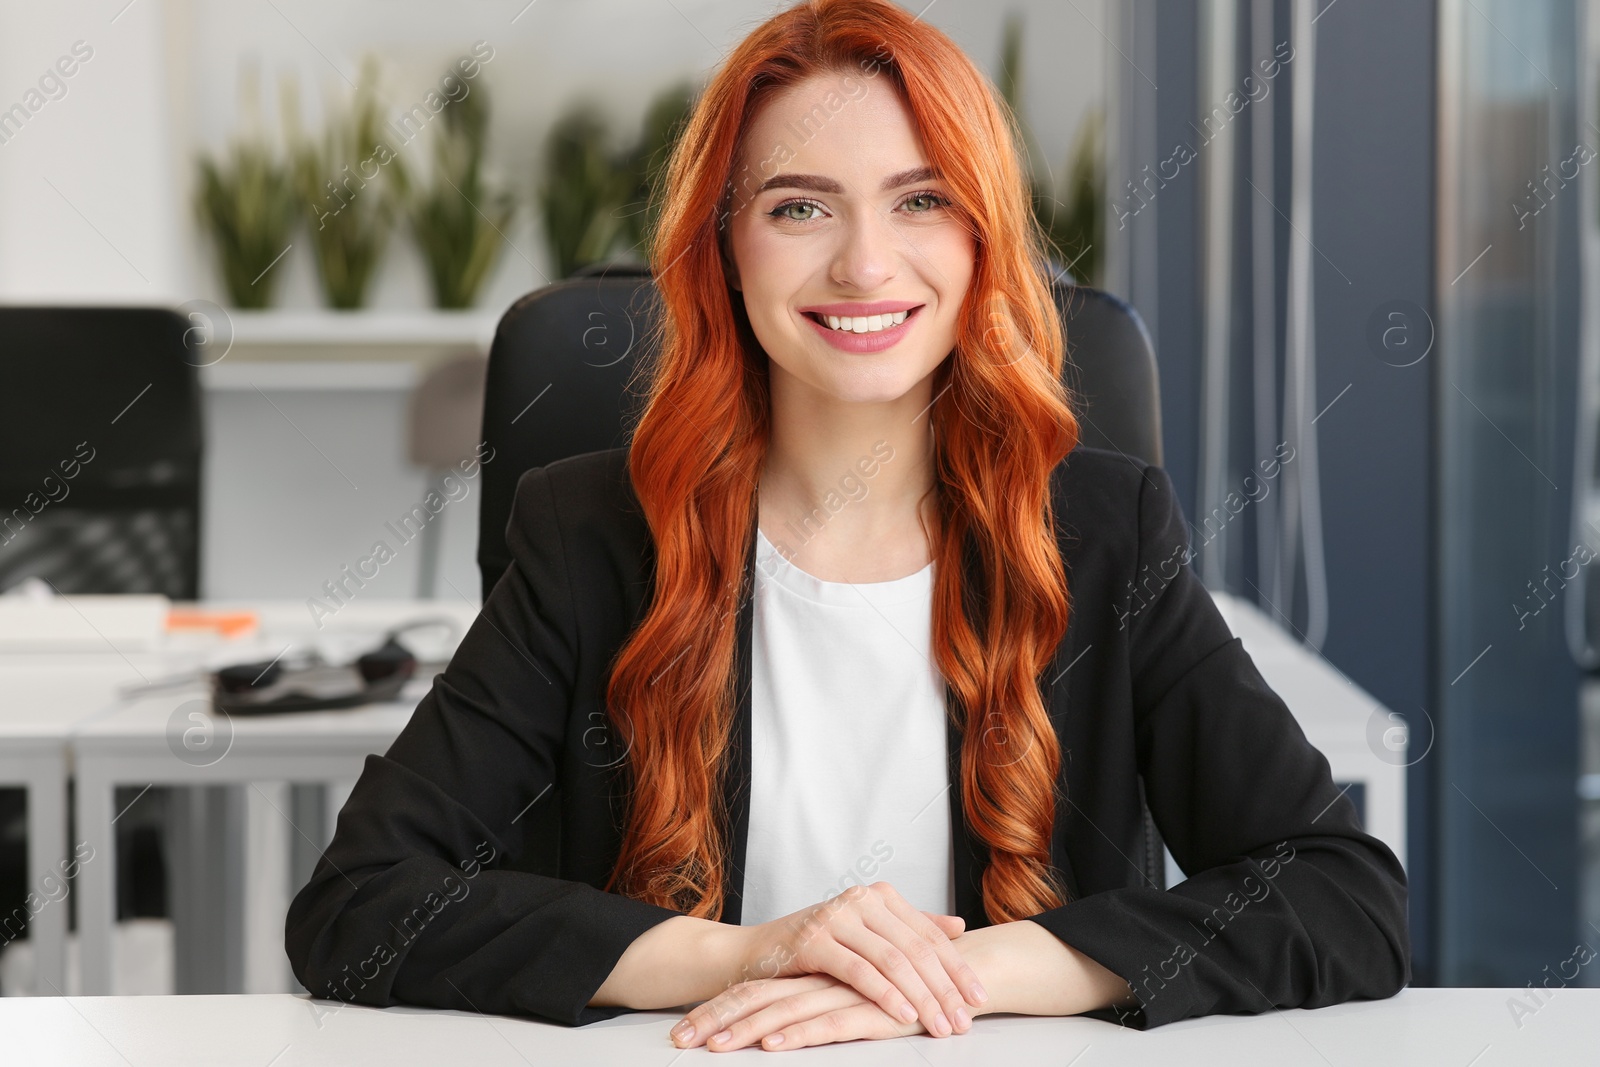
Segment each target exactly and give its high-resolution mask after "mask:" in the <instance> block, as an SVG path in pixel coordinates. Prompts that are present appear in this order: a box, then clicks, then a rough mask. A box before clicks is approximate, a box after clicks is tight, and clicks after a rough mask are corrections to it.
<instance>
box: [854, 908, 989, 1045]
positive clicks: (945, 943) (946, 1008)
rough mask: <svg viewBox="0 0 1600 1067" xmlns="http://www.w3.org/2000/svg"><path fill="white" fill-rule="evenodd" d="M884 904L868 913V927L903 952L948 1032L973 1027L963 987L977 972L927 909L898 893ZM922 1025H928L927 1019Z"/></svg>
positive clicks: (975, 978) (931, 1030)
mask: <svg viewBox="0 0 1600 1067" xmlns="http://www.w3.org/2000/svg"><path fill="white" fill-rule="evenodd" d="M883 904H884V910H883V912H881V913H879V914H877V915H871V916H869V918H868V920H867V922H868V925H869V927H871V928H872V929H873V930H875V931H876V932H877V933H879V934H881V935H882V936H883V937H885V938H886V939H887V940H889V941H890V942H892V943H894V944H896V945H898V946H899V947H900V948H901V950H902V951H904V952H905V953H906V956H907V957H908V958H909V959H910V960H911V962H912V965H913V966H914V967H916V969H917V973H918V974H919V975H921V977H922V980H923V982H924V983H925V984H926V985H927V987H928V989H929V990H930V991H931V992H932V993H933V995H934V996H935V997H937V998H938V1000H939V1004H940V1009H941V1010H942V1011H943V1012H944V1015H945V1018H946V1019H947V1020H949V1024H950V1027H951V1031H952V1032H954V1033H965V1032H966V1031H967V1030H969V1029H970V1028H971V1027H972V1012H971V1011H970V1010H968V1006H967V1001H966V999H965V997H964V995H963V993H962V989H963V988H966V989H967V990H968V991H969V992H970V990H971V987H972V986H973V985H975V984H976V983H977V981H978V976H977V974H976V973H975V972H973V970H972V968H971V967H970V966H968V964H967V962H966V960H964V959H963V958H962V956H961V953H960V951H959V950H958V949H956V947H955V946H954V945H953V944H951V943H950V939H949V938H948V937H946V936H945V933H944V931H943V930H941V929H940V928H939V924H938V923H936V922H934V921H933V920H932V919H931V918H929V917H928V914H927V913H926V912H922V911H918V910H917V909H915V908H913V907H911V905H910V904H909V903H907V902H906V901H905V898H903V897H901V896H900V895H899V894H898V893H889V894H886V895H885V896H884V898H883ZM957 983H960V985H958V984H957ZM973 1004H974V1005H976V1004H977V1001H973ZM924 1025H927V1022H926V1020H924ZM928 1032H929V1033H930V1034H934V1035H935V1036H940V1037H942V1036H944V1035H943V1034H941V1033H939V1031H938V1030H936V1029H935V1028H934V1027H932V1026H929V1027H928Z"/></svg>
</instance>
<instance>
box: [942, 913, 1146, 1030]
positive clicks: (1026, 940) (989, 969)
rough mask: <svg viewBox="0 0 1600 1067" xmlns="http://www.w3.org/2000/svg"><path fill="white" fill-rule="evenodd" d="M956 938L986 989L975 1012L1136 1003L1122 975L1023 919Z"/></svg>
mask: <svg viewBox="0 0 1600 1067" xmlns="http://www.w3.org/2000/svg"><path fill="white" fill-rule="evenodd" d="M954 943H955V945H956V947H957V948H958V949H960V951H961V954H962V956H963V958H965V959H966V961H967V962H968V963H969V964H971V966H972V969H973V970H974V971H976V972H977V973H978V980H979V981H980V982H982V983H983V986H984V988H985V989H986V990H988V992H989V1000H988V1002H987V1003H985V1004H983V1005H982V1006H981V1007H978V1008H976V1009H973V1014H974V1015H987V1014H989V1013H991V1012H1013V1013H1015V1014H1018V1015H1076V1014H1078V1013H1079V1012H1085V1011H1093V1010H1095V1009H1097V1008H1107V1007H1111V1006H1113V1005H1118V1006H1124V1007H1127V1006H1132V1005H1134V1004H1137V1003H1138V1000H1137V998H1135V997H1134V995H1133V991H1132V990H1131V989H1130V988H1129V987H1128V983H1127V982H1125V981H1123V980H1122V978H1120V977H1118V976H1117V975H1116V974H1115V973H1114V972H1112V971H1110V970H1108V969H1106V968H1105V967H1102V966H1101V965H1100V964H1098V963H1096V962H1095V961H1094V960H1092V959H1090V958H1089V957H1088V956H1085V955H1084V954H1083V953H1081V952H1079V951H1078V950H1077V949H1074V948H1072V947H1071V946H1070V945H1068V944H1066V942H1064V941H1062V940H1061V939H1060V938H1058V937H1057V936H1056V935H1055V934H1052V933H1051V932H1050V931H1049V930H1046V929H1045V928H1044V927H1042V926H1040V925H1039V924H1038V923H1036V922H1031V921H1029V920H1027V919H1021V920H1018V921H1017V922H1008V923H1000V924H998V925H995V926H986V927H983V928H981V929H978V930H972V931H969V932H968V933H965V934H962V935H961V936H960V937H958V938H956V939H955V942H954Z"/></svg>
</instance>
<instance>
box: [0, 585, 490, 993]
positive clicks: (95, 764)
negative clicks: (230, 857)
mask: <svg viewBox="0 0 1600 1067" xmlns="http://www.w3.org/2000/svg"><path fill="white" fill-rule="evenodd" d="M205 606H206V607H211V608H218V609H221V610H231V609H250V610H254V611H255V612H256V613H257V615H258V617H259V619H260V626H259V629H258V631H257V633H256V634H255V635H254V636H253V637H246V638H240V639H237V640H231V641H230V640H224V639H221V638H218V637H215V636H214V635H208V634H176V635H171V636H170V637H169V638H168V639H167V640H165V641H164V642H162V644H161V645H160V647H159V649H158V650H156V651H133V650H128V649H123V650H119V649H117V648H116V647H115V646H114V645H112V644H110V643H108V642H107V641H106V640H105V639H104V638H103V636H101V635H100V634H98V633H94V632H90V628H89V627H88V626H87V624H86V634H85V637H86V641H85V644H84V646H83V648H82V649H81V650H79V651H52V652H0V784H3V785H7V786H20V787H22V788H23V789H24V790H25V791H26V793H27V810H28V876H27V877H28V881H27V886H28V889H29V891H30V892H33V893H36V894H37V895H38V897H37V899H39V900H45V901H48V903H45V904H44V905H43V906H42V907H41V908H39V910H38V911H37V913H36V914H35V915H33V916H32V917H31V919H30V921H29V923H28V927H29V930H30V933H29V939H30V941H31V943H32V947H33V951H34V958H35V961H36V963H35V966H36V975H37V979H36V981H35V987H36V988H37V989H39V990H40V991H42V992H47V993H48V992H50V991H51V990H52V989H57V990H59V989H64V988H65V970H66V968H65V945H66V917H67V907H66V903H65V899H64V898H61V897H60V891H59V888H58V886H57V884H56V883H55V882H51V881H47V879H50V878H51V877H52V876H56V877H59V872H60V871H61V869H62V866H63V864H64V863H66V862H67V861H68V860H69V859H70V858H71V856H72V849H73V848H74V847H77V846H80V845H84V844H87V845H89V846H90V847H92V848H93V849H94V853H93V859H90V860H89V861H88V862H86V863H83V864H81V865H80V868H79V872H78V873H79V877H80V879H81V880H80V881H78V882H77V883H76V885H75V889H76V891H77V892H79V893H80V894H83V893H86V894H87V897H86V899H85V900H80V901H79V902H78V907H79V908H80V909H81V910H80V911H79V919H80V927H81V928H83V929H84V930H85V931H86V932H87V933H88V934H89V936H86V937H84V939H83V940H84V942H85V944H84V953H85V961H86V963H88V962H91V961H94V962H93V966H94V967H97V968H99V967H102V964H103V966H105V967H108V966H109V953H108V945H109V938H110V930H111V925H110V924H111V922H112V920H113V918H114V915H113V910H112V909H114V907H115V899H116V898H115V891H114V887H115V849H114V847H113V846H112V841H111V837H110V832H109V824H110V820H111V819H113V818H114V817H115V815H114V813H112V812H110V810H109V809H110V804H111V799H110V796H111V795H110V793H109V792H107V793H106V795H105V803H104V804H103V805H101V804H95V805H92V806H90V807H85V805H84V801H85V796H84V793H83V792H82V790H81V788H80V792H79V794H78V798H77V805H78V809H77V817H78V823H77V827H78V837H77V840H76V841H74V842H70V843H69V842H67V841H66V819H65V802H66V783H67V778H68V776H69V775H70V774H72V773H73V762H72V761H73V754H72V743H73V737H74V733H75V731H78V730H79V729H80V728H86V727H87V726H88V725H89V724H91V723H95V722H96V721H97V720H99V719H102V718H104V719H109V720H110V722H109V723H103V724H100V725H102V726H103V727H104V728H92V729H87V732H86V733H85V736H86V737H87V738H88V740H87V742H86V743H87V747H88V750H89V752H90V759H89V767H88V770H89V772H90V773H91V774H94V775H98V776H99V777H98V778H97V779H96V780H95V781H94V782H93V783H91V788H93V789H95V790H96V791H97V792H98V791H99V790H100V787H101V786H102V785H105V786H106V788H107V789H109V785H110V784H112V783H110V782H108V780H107V779H106V777H105V776H106V775H107V774H109V775H111V778H112V779H114V780H115V781H117V782H122V781H126V782H127V784H138V785H143V784H145V783H154V782H167V783H174V782H176V783H177V784H190V783H194V784H199V783H203V782H208V781H218V780H226V781H230V782H238V781H242V780H244V779H241V778H240V777H238V776H237V775H223V776H221V777H220V778H219V777H216V776H213V777H209V778H208V777H206V776H205V775H202V774H194V775H186V776H175V775H173V774H171V773H170V768H169V769H168V770H169V773H166V774H152V775H149V776H148V777H139V776H138V774H137V772H138V771H139V770H141V769H142V768H143V767H144V766H146V765H147V764H145V763H141V762H139V760H140V758H142V756H149V755H151V747H150V746H149V745H148V744H147V742H148V741H149V740H150V738H149V736H148V731H145V732H141V731H140V730H139V729H138V728H136V727H135V726H134V721H135V720H137V718H138V717H137V715H136V714H133V715H132V717H131V718H130V714H131V713H132V710H133V709H132V707H131V706H130V707H125V706H124V705H123V703H122V702H121V701H119V700H118V698H117V690H118V688H119V687H120V686H123V685H128V684H133V683H138V682H141V681H146V680H152V679H158V678H162V677H164V676H166V675H169V674H172V673H174V672H177V671H181V670H183V669H185V668H188V667H192V666H195V665H197V664H201V663H210V664H212V665H215V663H217V662H241V661H248V660H250V659H252V658H259V659H262V660H267V659H271V658H272V657H273V656H275V655H277V654H278V653H279V652H280V651H282V650H283V648H284V646H285V645H286V644H291V643H298V644H300V645H301V646H304V645H305V644H307V643H309V642H311V641H312V640H313V639H314V638H320V639H321V640H322V641H323V642H324V643H327V644H333V645H344V646H347V647H349V648H350V650H351V651H352V653H353V652H355V651H364V650H365V648H366V647H369V646H370V644H371V643H372V641H371V638H372V637H373V635H375V634H377V633H379V632H381V631H382V630H383V629H384V628H386V627H388V626H391V625H393V624H395V623H397V622H399V621H401V620H403V619H410V618H414V617H417V616H421V615H444V616H447V617H449V618H451V619H452V620H453V621H454V622H455V625H456V627H457V634H456V636H457V637H458V638H459V636H460V635H461V634H463V633H465V631H466V628H467V627H468V626H470V625H471V622H472V619H473V618H474V617H475V615H476V614H477V607H476V605H475V604H468V603H466V602H464V601H461V600H459V599H452V600H441V601H420V602H419V601H403V600H392V599H391V600H381V599H377V598H373V599H372V600H369V601H365V602H362V601H357V602H353V603H351V604H348V605H347V606H345V607H343V608H341V609H340V610H339V611H338V613H337V614H336V615H334V616H333V617H331V618H328V619H325V620H324V628H323V630H322V631H321V632H320V633H318V632H317V631H315V629H314V627H313V624H312V619H311V616H310V614H309V612H308V611H307V609H306V606H305V604H304V602H302V601H274V602H262V603H248V604H238V603H228V604H221V603H210V604H207V605H205ZM416 636H417V637H418V638H421V639H422V641H421V642H420V643H421V644H426V643H427V639H428V638H429V637H430V636H432V637H433V638H434V639H435V641H436V642H437V638H438V637H439V636H441V635H439V634H438V633H434V634H432V635H430V634H427V633H419V634H418V635H416ZM413 640H415V639H413ZM452 647H453V646H452ZM443 651H444V653H445V654H446V655H447V654H448V651H449V650H448V649H444V650H443ZM418 686H419V687H414V688H413V689H412V690H411V695H412V697H413V699H411V700H410V703H409V704H407V705H406V706H405V707H404V708H397V707H391V708H389V709H388V710H387V711H383V710H381V709H377V708H373V709H361V710H360V711H357V712H332V713H328V715H329V716H333V717H343V718H344V719H349V721H348V722H346V721H341V722H340V723H338V724H337V725H336V726H335V727H334V729H335V730H336V732H339V733H341V734H342V736H343V740H342V741H337V742H330V743H329V744H327V745H324V746H323V748H322V751H323V752H324V753H333V754H337V753H339V752H343V753H345V755H346V756H348V755H349V752H350V746H367V747H366V748H365V749H364V752H363V755H364V753H365V752H381V751H383V749H384V748H386V747H387V746H388V744H389V742H390V741H392V740H393V738H394V736H395V734H396V733H398V732H399V730H400V728H401V727H402V726H404V724H405V721H406V719H407V718H408V717H409V715H410V711H411V709H412V707H414V706H415V698H416V697H420V695H421V693H422V692H425V691H426V682H419V683H418ZM176 692H177V691H173V692H171V693H166V694H162V696H164V697H171V696H172V695H174V693H176ZM184 695H185V697H186V698H187V699H194V698H196V697H198V696H200V695H201V693H200V692H198V691H197V690H193V689H190V690H187V691H184ZM134 703H135V704H140V703H143V702H142V701H136V702H134ZM290 718H298V719H299V720H300V721H299V723H298V724H295V725H288V726H280V727H270V726H267V727H262V728H260V729H258V728H257V727H255V726H252V727H251V730H250V737H249V738H248V739H247V740H246V742H245V750H248V751H249V752H252V753H257V754H259V753H260V752H262V751H265V752H267V753H269V754H271V753H274V752H276V753H277V754H279V755H281V754H283V753H284V752H285V751H293V750H294V749H293V745H292V744H291V745H290V746H289V748H288V749H285V748H284V747H283V746H282V745H278V744H276V742H274V741H273V740H272V737H273V736H274V731H275V730H276V731H277V732H278V733H279V734H281V733H283V732H285V731H289V732H295V731H305V732H306V737H305V738H302V741H305V740H307V739H309V742H310V743H311V744H313V745H315V744H317V743H318V741H319V737H318V734H317V731H318V730H319V729H320V728H319V726H318V725H317V723H316V722H315V721H314V720H315V719H317V718H318V717H317V716H298V717H296V716H291V717H290ZM163 727H164V724H163ZM164 736H165V731H164V728H163V730H160V731H157V732H156V740H157V742H158V743H162V739H163V738H164ZM261 742H265V745H266V747H265V749H264V750H263V749H262V748H261V747H260V743H261ZM162 744H163V750H164V751H165V752H166V758H167V762H168V763H169V764H178V760H177V759H176V758H175V757H174V756H173V754H172V752H171V751H170V750H167V749H165V748H164V743H162ZM341 745H344V746H345V747H343V748H341V747H340V746H341ZM124 746H126V751H127V752H128V754H129V759H130V761H129V762H127V763H122V762H119V761H120V760H121V755H120V754H121V753H122V752H123V751H124V750H125V749H124ZM235 755H237V753H234V754H230V756H229V758H228V761H225V762H233V761H234V757H235ZM297 758H298V757H297ZM251 762H252V761H250V760H244V759H240V760H237V763H238V764H239V766H238V767H237V769H238V770H240V771H243V770H244V769H245V766H244V765H245V764H247V763H251ZM324 762H327V761H324ZM334 762H335V763H336V765H337V768H338V769H339V772H340V773H339V774H338V775H335V776H333V777H332V779H324V780H336V781H337V780H346V779H348V780H353V779H354V778H355V777H356V776H357V775H358V774H359V771H360V760H359V758H357V759H355V761H354V763H353V766H354V770H353V771H352V770H351V769H350V768H351V766H352V763H351V761H350V760H349V759H348V758H347V759H345V760H344V761H343V762H338V761H336V760H335V761H334ZM252 765H255V766H259V765H260V760H258V759H257V760H254V761H253V764H252ZM273 765H274V766H281V764H273ZM300 765H301V766H303V767H305V768H307V769H306V770H302V771H297V772H296V773H293V774H289V775H284V776H282V777H284V778H286V779H294V780H304V779H306V778H307V777H308V775H309V774H310V772H311V771H320V770H322V769H324V768H323V767H322V765H321V764H319V763H318V762H317V761H316V760H315V759H314V758H313V759H306V760H301V761H300ZM180 766H181V765H180ZM234 769H235V768H229V770H230V771H231V770H234ZM185 770H188V768H185ZM129 771H133V772H135V773H134V774H133V775H132V777H130V778H128V779H121V778H118V777H117V776H118V775H121V774H124V773H128V772H129ZM81 784H82V783H81V782H80V786H81ZM96 819H98V822H96V821H95V820H96ZM91 827H92V828H93V833H94V834H95V836H94V837H92V838H91V837H89V836H88V832H89V830H90V828H91ZM322 830H323V828H321V827H318V828H317V829H316V830H314V831H313V833H314V834H316V835H317V836H319V837H320V836H321V835H322ZM64 846H66V847H64ZM52 895H54V896H55V897H57V898H59V899H51V897H52ZM90 903H93V904H94V906H95V907H94V908H85V905H86V904H90ZM95 908H101V909H102V910H95ZM102 918H104V923H101V919H102ZM85 920H87V923H86V922H85ZM3 936H4V935H3V934H0V938H3ZM281 936H282V935H281V921H280V932H279V933H278V934H277V940H278V941H280V942H281ZM97 954H98V955H97ZM89 973H92V974H94V975H95V976H96V977H95V978H94V979H91V980H93V981H100V979H101V976H104V981H105V982H107V983H108V982H109V973H108V972H105V971H103V970H93V971H90V972H89ZM87 977H88V975H87V974H86V978H87ZM85 988H86V989H88V990H90V991H100V992H108V991H109V987H108V985H89V986H86V987H85Z"/></svg>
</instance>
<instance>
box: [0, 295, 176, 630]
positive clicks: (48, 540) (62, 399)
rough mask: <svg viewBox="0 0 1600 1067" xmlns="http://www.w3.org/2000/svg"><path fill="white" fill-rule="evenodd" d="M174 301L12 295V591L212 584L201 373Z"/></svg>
mask: <svg viewBox="0 0 1600 1067" xmlns="http://www.w3.org/2000/svg"><path fill="white" fill-rule="evenodd" d="M189 328H190V324H189V322H188V321H187V320H186V319H185V318H184V317H183V316H181V315H179V314H178V313H177V312H175V311H170V310H167V309H164V308H135V307H129V308H104V307H81V308H78V307H7V308H0V374H3V375H4V382H5V411H4V413H3V415H0V590H4V589H7V588H9V587H11V586H12V585H15V584H16V583H17V582H18V581H21V580H22V579H24V578H28V577H38V578H41V579H43V580H45V581H48V582H49V583H50V584H52V585H53V586H55V587H56V589H57V590H58V591H60V592H62V593H66V594H69V595H70V594H72V593H165V594H166V595H167V596H170V597H172V598H174V599H184V600H193V599H195V598H196V597H197V595H198V593H199V585H200V580H199V576H200V550H199V528H200V453H201V439H202V432H201V416H200V386H199V381H198V378H197V372H196V369H195V367H194V366H193V365H191V363H190V362H189V360H190V359H191V358H193V357H192V352H191V349H190V348H188V347H186V346H185V335H186V331H187V330H188V329H189Z"/></svg>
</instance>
